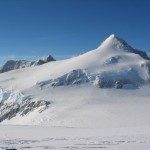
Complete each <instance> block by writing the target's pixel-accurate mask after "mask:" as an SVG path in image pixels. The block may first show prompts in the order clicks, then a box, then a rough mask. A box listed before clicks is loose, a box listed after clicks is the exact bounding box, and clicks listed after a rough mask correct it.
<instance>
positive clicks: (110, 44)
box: [98, 34, 149, 60]
mask: <svg viewBox="0 0 150 150" xmlns="http://www.w3.org/2000/svg"><path fill="white" fill-rule="evenodd" d="M99 48H100V49H117V50H118V49H119V50H122V51H126V52H131V53H135V54H138V55H140V56H141V57H142V58H144V59H147V60H148V59H149V57H148V55H147V54H146V52H144V51H141V50H137V49H134V48H133V47H132V46H130V45H129V44H128V43H127V42H126V41H125V40H123V39H122V38H120V37H118V36H116V35H115V34H111V35H110V36H109V37H108V38H107V39H106V40H104V42H102V44H101V45H100V46H99V47H98V49H99Z"/></svg>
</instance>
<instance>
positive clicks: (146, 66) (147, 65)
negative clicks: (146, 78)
mask: <svg viewBox="0 0 150 150" xmlns="http://www.w3.org/2000/svg"><path fill="white" fill-rule="evenodd" d="M141 67H143V68H144V69H145V70H146V72H147V73H148V75H150V61H148V62H146V63H143V64H141Z"/></svg>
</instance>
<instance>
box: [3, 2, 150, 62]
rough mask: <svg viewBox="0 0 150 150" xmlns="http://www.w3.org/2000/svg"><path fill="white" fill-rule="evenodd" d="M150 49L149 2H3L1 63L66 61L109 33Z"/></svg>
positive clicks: (140, 47)
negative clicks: (46, 57) (43, 59)
mask: <svg viewBox="0 0 150 150" xmlns="http://www.w3.org/2000/svg"><path fill="white" fill-rule="evenodd" d="M112 33H114V34H116V35H117V36H119V37H121V38H123V39H125V40H126V41H127V42H128V43H129V44H131V45H132V46H133V47H135V48H138V49H142V50H145V51H147V52H148V51H149V50H150V1H149V0H0V61H1V62H2V61H5V60H6V59H8V58H12V59H14V58H17V59H26V58H28V59H29V58H32V57H34V58H36V57H38V56H44V55H48V54H51V55H53V56H54V57H55V58H56V59H64V58H68V57H70V56H72V55H76V54H80V53H83V52H86V51H89V50H91V49H94V48H96V47H98V46H99V45H100V43H101V42H102V41H103V40H104V39H105V38H107V37H108V36H109V35H110V34H112Z"/></svg>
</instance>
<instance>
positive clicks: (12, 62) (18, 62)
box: [0, 55, 55, 73]
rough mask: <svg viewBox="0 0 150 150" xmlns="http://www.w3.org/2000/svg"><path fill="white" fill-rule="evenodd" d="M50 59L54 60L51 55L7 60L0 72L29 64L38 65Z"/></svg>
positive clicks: (28, 65) (29, 65)
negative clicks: (32, 59) (37, 58)
mask: <svg viewBox="0 0 150 150" xmlns="http://www.w3.org/2000/svg"><path fill="white" fill-rule="evenodd" d="M51 61H55V59H54V58H53V57H52V56H51V55H49V56H47V57H45V58H43V59H39V60H37V61H27V60H9V61H7V62H6V63H5V64H4V65H3V66H2V67H1V69H0V73H4V72H7V71H11V70H15V69H21V68H26V67H31V66H39V65H43V64H45V63H48V62H51Z"/></svg>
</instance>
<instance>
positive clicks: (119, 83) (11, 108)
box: [0, 35, 150, 127]
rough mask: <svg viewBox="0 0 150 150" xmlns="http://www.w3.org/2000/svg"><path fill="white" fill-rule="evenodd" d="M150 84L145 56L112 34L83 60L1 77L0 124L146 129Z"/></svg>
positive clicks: (21, 71)
mask: <svg viewBox="0 0 150 150" xmlns="http://www.w3.org/2000/svg"><path fill="white" fill-rule="evenodd" d="M149 81H150V60H149V59H148V56H147V54H146V53H145V52H143V51H140V50H136V49H134V48H132V47H131V46H130V45H129V44H127V42H125V41H124V40H122V39H121V38H118V37H117V36H115V35H111V36H109V37H108V38H107V39H106V40H105V41H104V42H103V43H102V44H101V45H100V46H99V47H98V48H96V49H94V50H91V51H89V52H87V53H85V54H82V55H80V56H77V57H74V58H70V59H67V60H61V61H52V62H50V63H46V64H44V65H40V66H37V67H28V68H24V69H18V70H12V71H9V72H6V73H2V74H0V85H1V87H0V91H1V92H0V121H3V122H2V123H5V124H6V123H8V124H32V125H33V124H35V125H37V124H40V125H49V126H67V127H85V126H87V127H105V126H108V127H109V126H110V124H112V126H114V127H118V126H119V127H120V126H124V125H125V126H138V125H141V124H142V125H147V124H149V123H150V120H149V116H148V115H147V114H149V113H150V111H149V105H150V103H149V101H148V98H149V92H147V89H148V88H149V84H148V83H149ZM116 89H122V90H116ZM124 89H126V90H124ZM130 89H132V90H130ZM143 95H146V96H144V97H142V96H143ZM141 99H142V101H141ZM126 109H128V111H126ZM144 110H145V111H146V112H147V113H146V114H145V113H143V111H144ZM130 114H132V115H130ZM137 116H138V117H137ZM136 118H138V119H136ZM94 122H95V123H94Z"/></svg>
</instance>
